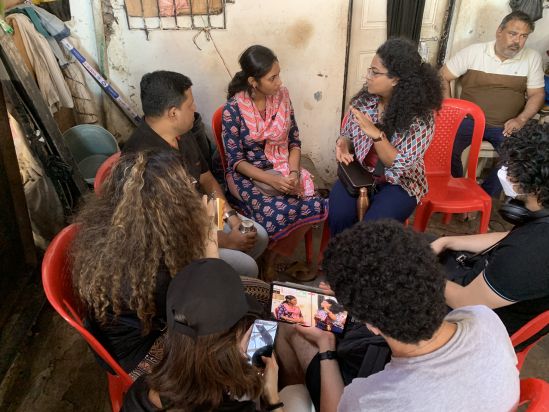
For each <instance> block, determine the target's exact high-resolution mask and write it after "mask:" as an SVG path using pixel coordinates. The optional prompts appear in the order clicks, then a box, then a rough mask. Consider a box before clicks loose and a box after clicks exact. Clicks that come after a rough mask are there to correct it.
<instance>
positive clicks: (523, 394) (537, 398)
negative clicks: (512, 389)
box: [519, 378, 549, 412]
mask: <svg viewBox="0 0 549 412" xmlns="http://www.w3.org/2000/svg"><path fill="white" fill-rule="evenodd" d="M526 402H529V404H528V407H527V408H526V410H527V411H528V412H549V383H547V382H545V381H544V380H541V379H536V378H528V379H521V380H520V400H519V405H523V404H525V403H526Z"/></svg>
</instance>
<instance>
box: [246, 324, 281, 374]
mask: <svg viewBox="0 0 549 412" xmlns="http://www.w3.org/2000/svg"><path fill="white" fill-rule="evenodd" d="M277 327H278V324H277V323H276V322H273V321H272V320H261V319H258V320H256V321H255V322H254V324H253V326H252V333H251V335H250V342H249V343H248V349H247V350H246V355H248V359H250V363H251V364H252V365H254V366H257V367H259V368H264V367H265V364H264V363H263V360H262V359H261V357H262V356H267V357H271V355H272V354H273V345H274V340H275V337H276V329H277Z"/></svg>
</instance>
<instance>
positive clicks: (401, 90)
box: [329, 38, 442, 235]
mask: <svg viewBox="0 0 549 412" xmlns="http://www.w3.org/2000/svg"><path fill="white" fill-rule="evenodd" d="M441 103H442V90H441V82H440V78H439V75H438V73H437V71H436V70H435V69H434V68H433V67H432V66H431V65H429V64H428V63H423V62H422V60H421V57H420V55H419V53H418V52H417V46H416V45H415V44H414V43H412V42H410V41H408V40H406V39H402V38H393V39H390V40H387V41H386V42H385V43H384V44H382V45H381V46H380V47H379V49H378V50H377V52H376V55H375V56H374V58H373V60H372V63H371V67H369V68H368V71H367V73H366V83H365V85H364V87H363V88H362V90H361V91H360V92H358V94H357V95H356V96H354V97H353V98H352V99H351V109H350V112H349V114H348V115H347V117H346V119H345V121H344V124H343V126H342V128H341V135H340V137H339V138H338V140H337V142H336V159H337V161H338V162H342V163H344V164H349V163H350V162H352V161H353V160H355V159H356V160H357V161H358V162H360V163H361V165H362V166H363V167H365V168H366V169H367V170H368V171H370V172H372V173H374V176H375V180H376V188H375V190H374V193H373V194H372V195H371V198H370V207H369V208H368V210H367V211H366V213H365V215H364V217H363V219H364V220H374V219H381V218H393V219H396V220H399V221H401V222H404V221H405V220H406V219H407V218H408V217H409V216H410V215H411V214H412V212H413V211H414V209H415V207H416V205H417V203H418V202H419V201H420V200H421V198H422V197H423V196H424V195H425V194H426V193H427V191H428V187H427V180H426V179H425V166H424V164H423V156H424V154H425V151H426V150H427V148H428V147H429V144H430V143H431V140H432V138H433V135H434V111H435V110H438V109H440V107H441ZM356 221H357V201H356V198H355V197H353V196H351V195H350V194H349V193H348V192H347V191H346V189H345V188H344V186H343V185H342V183H341V182H340V181H339V180H338V181H337V182H336V183H335V185H334V187H333V189H332V191H331V193H330V209H329V222H330V231H331V234H332V235H335V234H337V233H339V232H341V231H343V230H344V229H346V228H348V227H350V226H352V225H353V224H354V223H356Z"/></svg>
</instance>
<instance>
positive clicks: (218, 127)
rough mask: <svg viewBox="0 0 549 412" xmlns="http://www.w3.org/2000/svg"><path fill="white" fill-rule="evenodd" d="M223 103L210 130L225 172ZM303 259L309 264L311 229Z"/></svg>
mask: <svg viewBox="0 0 549 412" xmlns="http://www.w3.org/2000/svg"><path fill="white" fill-rule="evenodd" d="M224 108H225V105H222V106H219V107H218V109H217V110H216V111H215V112H214V114H213V116H212V130H213V132H214V135H215V144H216V146H217V151H218V152H219V155H220V157H221V165H222V166H223V173H224V174H225V173H227V158H226V157H225V145H224V144H223V138H222V136H221V131H222V118H223V109H224ZM305 259H306V260H307V264H311V262H312V261H313V229H312V228H311V229H310V230H308V231H307V233H305Z"/></svg>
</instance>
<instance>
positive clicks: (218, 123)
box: [212, 105, 227, 173]
mask: <svg viewBox="0 0 549 412" xmlns="http://www.w3.org/2000/svg"><path fill="white" fill-rule="evenodd" d="M224 108H225V105H221V106H219V107H218V108H217V110H216V111H215V112H214V114H213V116H212V130H213V132H214V136H215V144H216V146H217V151H218V152H219V156H220V157H221V165H222V166H223V172H224V173H226V172H227V158H226V157H225V146H224V145H223V138H222V136H221V132H222V129H223V125H222V120H223V109H224Z"/></svg>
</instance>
